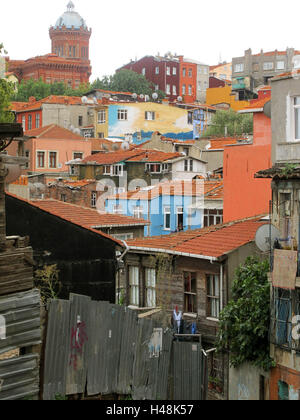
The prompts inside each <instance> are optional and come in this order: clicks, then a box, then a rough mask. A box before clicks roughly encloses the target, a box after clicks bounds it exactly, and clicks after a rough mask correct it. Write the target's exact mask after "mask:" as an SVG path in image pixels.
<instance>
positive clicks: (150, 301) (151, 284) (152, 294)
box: [145, 268, 156, 308]
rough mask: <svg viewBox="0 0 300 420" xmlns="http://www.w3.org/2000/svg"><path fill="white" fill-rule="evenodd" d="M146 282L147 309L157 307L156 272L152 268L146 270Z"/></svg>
mask: <svg viewBox="0 0 300 420" xmlns="http://www.w3.org/2000/svg"><path fill="white" fill-rule="evenodd" d="M145 280H146V307H147V308H155V307H156V290H155V287H156V271H155V269H152V268H146V269H145Z"/></svg>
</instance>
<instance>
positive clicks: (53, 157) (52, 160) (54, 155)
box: [49, 152, 57, 169]
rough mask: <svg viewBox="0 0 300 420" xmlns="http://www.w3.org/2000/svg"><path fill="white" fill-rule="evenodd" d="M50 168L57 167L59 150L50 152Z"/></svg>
mask: <svg viewBox="0 0 300 420" xmlns="http://www.w3.org/2000/svg"><path fill="white" fill-rule="evenodd" d="M49 168H51V169H55V168H57V152H49Z"/></svg>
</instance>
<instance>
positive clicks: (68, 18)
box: [8, 1, 92, 89]
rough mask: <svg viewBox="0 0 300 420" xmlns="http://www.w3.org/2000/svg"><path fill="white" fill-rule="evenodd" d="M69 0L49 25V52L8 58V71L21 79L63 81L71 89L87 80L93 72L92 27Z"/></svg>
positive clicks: (47, 81) (48, 81)
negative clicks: (90, 47) (88, 25)
mask: <svg viewBox="0 0 300 420" xmlns="http://www.w3.org/2000/svg"><path fill="white" fill-rule="evenodd" d="M74 8H75V6H74V4H73V2H72V1H70V2H69V3H68V5H67V11H66V12H65V13H64V14H63V15H62V16H61V17H60V18H59V19H58V20H57V22H56V24H55V25H54V26H51V27H50V30H49V35H50V39H51V43H52V46H51V53H50V54H46V55H44V56H37V57H34V58H29V59H28V60H25V61H22V60H9V59H8V67H9V70H10V71H13V72H14V74H16V76H17V77H18V79H19V80H20V81H21V80H29V79H34V80H38V79H40V78H42V80H43V81H44V82H46V83H49V84H50V83H54V82H64V83H66V84H68V85H69V86H70V87H72V88H73V89H76V88H78V87H79V86H80V84H82V83H87V82H88V81H89V78H90V76H91V73H92V68H91V65H90V60H89V40H90V36H91V33H92V31H91V29H88V27H87V25H86V23H85V21H84V19H83V18H82V17H81V16H80V15H79V14H78V13H77V12H75V10H74Z"/></svg>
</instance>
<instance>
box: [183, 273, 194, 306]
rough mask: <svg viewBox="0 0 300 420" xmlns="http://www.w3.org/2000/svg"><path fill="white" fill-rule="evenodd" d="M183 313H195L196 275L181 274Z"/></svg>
mask: <svg viewBox="0 0 300 420" xmlns="http://www.w3.org/2000/svg"><path fill="white" fill-rule="evenodd" d="M183 278H184V312H188V313H197V273H188V272H184V273H183Z"/></svg>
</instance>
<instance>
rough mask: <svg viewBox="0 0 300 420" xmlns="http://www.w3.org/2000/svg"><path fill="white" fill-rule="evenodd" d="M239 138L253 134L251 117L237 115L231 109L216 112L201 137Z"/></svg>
mask: <svg viewBox="0 0 300 420" xmlns="http://www.w3.org/2000/svg"><path fill="white" fill-rule="evenodd" d="M226 133H227V135H228V136H241V135H243V134H251V133H253V115H252V114H239V113H237V112H235V111H233V110H232V109H230V110H228V111H223V110H218V111H217V112H216V114H215V115H214V117H213V119H212V123H211V125H210V127H209V128H208V129H207V130H206V131H205V133H204V135H203V137H207V136H212V137H223V136H225V135H226Z"/></svg>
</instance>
